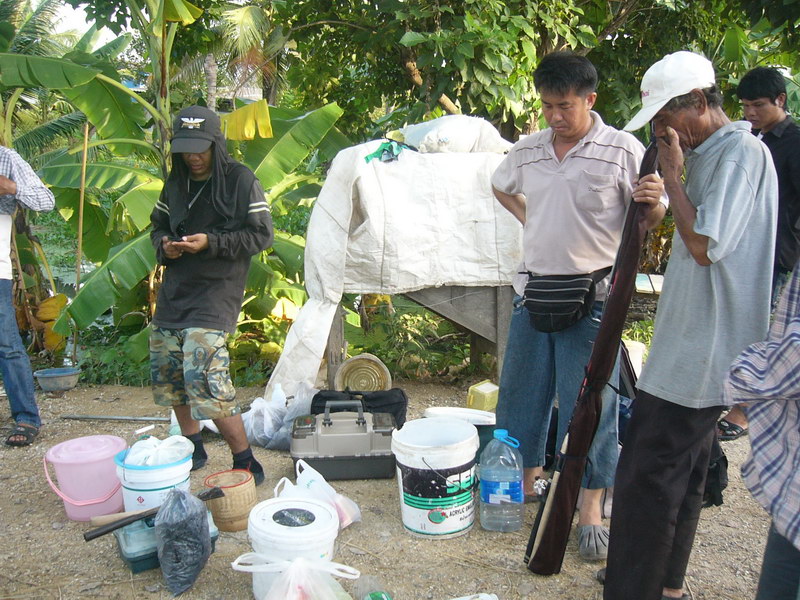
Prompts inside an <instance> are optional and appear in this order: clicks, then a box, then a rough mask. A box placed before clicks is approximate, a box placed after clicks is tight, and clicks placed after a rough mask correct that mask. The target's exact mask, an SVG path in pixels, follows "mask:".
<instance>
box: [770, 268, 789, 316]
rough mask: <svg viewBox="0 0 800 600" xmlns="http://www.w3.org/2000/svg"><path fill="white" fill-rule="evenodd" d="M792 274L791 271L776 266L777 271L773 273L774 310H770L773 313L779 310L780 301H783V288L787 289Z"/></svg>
mask: <svg viewBox="0 0 800 600" xmlns="http://www.w3.org/2000/svg"><path fill="white" fill-rule="evenodd" d="M791 274H792V270H791V269H784V268H783V267H781V266H778V265H775V269H774V270H773V271H772V308H771V309H770V310H772V312H775V309H776V308H778V300H780V299H781V294H782V293H783V288H785V287H786V284H787V283H788V281H789V276H790V275H791Z"/></svg>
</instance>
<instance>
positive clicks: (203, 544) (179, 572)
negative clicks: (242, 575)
mask: <svg viewBox="0 0 800 600" xmlns="http://www.w3.org/2000/svg"><path fill="white" fill-rule="evenodd" d="M155 530H156V540H157V548H158V560H159V562H160V563H161V572H162V573H163V574H164V583H165V584H166V586H167V589H169V591H170V592H172V595H173V596H177V595H178V594H182V593H183V592H185V591H186V590H188V589H189V588H190V587H192V585H193V584H194V582H195V580H197V577H198V576H199V575H200V571H202V570H203V567H204V566H205V565H206V561H208V557H209V556H210V555H211V536H210V534H209V532H208V517H207V514H206V507H205V505H204V504H203V501H202V500H200V499H198V498H195V497H194V496H192V495H191V494H190V493H189V492H186V491H184V490H179V489H172V490H170V492H169V493H168V494H167V497H166V499H165V500H164V503H163V504H162V505H161V508H159V509H158V514H157V515H156V519H155Z"/></svg>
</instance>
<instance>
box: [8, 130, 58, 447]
mask: <svg viewBox="0 0 800 600" xmlns="http://www.w3.org/2000/svg"><path fill="white" fill-rule="evenodd" d="M18 204H19V205H20V206H23V207H25V208H30V209H32V210H35V211H50V210H53V207H54V206H55V198H53V193H52V192H51V191H50V190H49V189H47V187H45V185H44V184H43V183H42V181H41V180H40V179H39V178H38V177H37V176H36V173H34V172H33V169H31V167H30V165H29V164H28V163H26V162H25V161H24V160H23V159H22V157H20V155H19V154H17V153H16V152H14V151H13V150H11V149H10V148H6V147H4V146H0V371H2V374H3V385H4V387H5V390H6V394H7V395H8V402H9V404H10V405H11V417H12V418H13V419H14V422H15V423H16V425H15V427H14V429H13V430H12V432H11V435H9V436H8V437H7V438H6V444H7V445H9V446H29V445H30V444H31V442H33V440H34V439H35V438H36V436H37V435H38V433H39V427H40V426H41V420H40V418H39V408H38V407H37V406H36V396H35V393H34V391H33V374H32V373H31V361H30V359H29V358H28V353H27V351H26V350H25V345H24V344H23V343H22V339H21V338H20V337H19V328H18V327H17V319H16V316H15V312H14V302H13V300H12V298H11V228H12V227H13V226H14V225H13V219H12V215H13V214H14V211H16V209H17V205H18Z"/></svg>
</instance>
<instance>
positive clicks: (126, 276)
mask: <svg viewBox="0 0 800 600" xmlns="http://www.w3.org/2000/svg"><path fill="white" fill-rule="evenodd" d="M155 263H156V255H155V250H154V249H153V245H152V244H151V243H150V232H149V231H145V232H144V233H142V234H140V235H139V236H137V237H135V238H133V239H131V240H129V241H127V242H125V243H124V244H121V245H120V246H117V247H116V248H115V249H112V254H111V255H110V256H109V258H108V260H107V261H106V262H105V263H103V264H102V265H101V266H99V267H97V268H96V269H95V270H94V271H92V273H91V275H90V277H88V278H87V279H86V282H85V283H84V284H83V285H81V289H80V290H79V291H78V293H77V294H76V295H75V298H74V299H73V300H72V302H71V303H70V304H69V305H68V306H67V309H66V311H65V312H64V313H62V314H61V316H60V317H59V319H58V321H56V324H55V326H54V329H55V331H57V332H58V333H61V334H64V335H66V334H68V333H69V332H70V326H69V322H68V318H67V315H69V316H70V317H72V319H73V320H74V321H75V325H76V326H77V327H78V329H83V328H85V327H88V326H89V325H91V324H92V323H93V322H94V320H95V319H97V317H99V316H100V315H102V314H103V313H104V312H106V311H107V310H108V309H109V308H111V306H113V305H114V303H115V302H116V301H117V298H119V297H120V296H121V293H120V291H119V290H120V289H125V290H129V289H131V288H133V286H135V285H137V284H138V283H139V282H140V281H141V280H142V279H144V278H145V277H147V275H149V273H150V271H151V270H152V269H153V267H154V266H155Z"/></svg>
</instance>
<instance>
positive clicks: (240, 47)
mask: <svg viewBox="0 0 800 600" xmlns="http://www.w3.org/2000/svg"><path fill="white" fill-rule="evenodd" d="M222 19H223V23H224V26H225V34H226V38H227V39H228V40H229V43H230V47H231V49H232V50H233V52H234V53H235V54H237V55H239V56H242V55H245V54H247V53H248V51H249V50H250V49H251V48H260V47H261V46H263V44H264V39H265V38H266V37H267V36H268V35H269V33H270V30H271V29H272V25H271V23H270V20H269V17H268V16H267V13H266V12H264V10H263V9H262V8H261V7H259V6H241V7H238V8H234V9H231V10H226V11H225V12H223V13H222Z"/></svg>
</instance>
